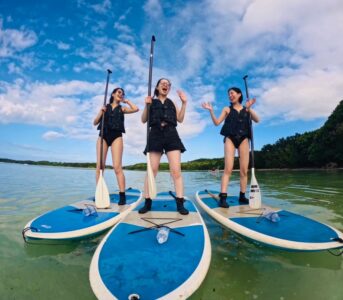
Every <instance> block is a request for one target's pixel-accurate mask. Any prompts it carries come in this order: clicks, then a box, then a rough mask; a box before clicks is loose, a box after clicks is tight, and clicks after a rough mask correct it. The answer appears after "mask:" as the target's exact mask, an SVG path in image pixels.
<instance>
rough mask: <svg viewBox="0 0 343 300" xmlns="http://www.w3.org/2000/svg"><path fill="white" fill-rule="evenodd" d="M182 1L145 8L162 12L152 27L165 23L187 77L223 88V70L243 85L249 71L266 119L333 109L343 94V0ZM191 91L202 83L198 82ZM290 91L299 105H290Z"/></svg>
mask: <svg viewBox="0 0 343 300" xmlns="http://www.w3.org/2000/svg"><path fill="white" fill-rule="evenodd" d="M175 5H178V7H176V8H173V9H174V10H173V13H174V14H171V16H166V15H164V14H163V10H162V7H161V2H159V1H158V0H148V1H147V2H146V5H145V6H144V9H145V11H146V12H147V15H148V17H150V18H151V17H154V14H155V17H157V18H156V19H154V18H152V21H151V23H150V24H148V25H147V26H146V27H147V28H148V29H150V30H153V29H156V28H157V31H158V33H159V34H158V35H157V38H159V37H160V36H161V37H162V39H164V36H168V42H165V43H163V42H159V44H158V45H159V46H158V47H159V49H160V50H159V51H163V52H164V53H165V56H167V57H168V58H169V64H170V70H171V72H173V73H176V72H179V77H180V78H181V80H182V82H183V83H185V82H187V81H188V80H192V81H193V80H194V78H196V77H198V76H199V74H201V75H200V76H201V80H200V84H201V83H203V82H209V83H210V85H211V84H212V85H215V86H216V88H218V84H223V83H222V82H221V78H232V79H233V80H234V81H233V82H232V83H230V82H228V83H224V84H227V85H228V86H230V85H232V84H235V85H240V86H243V81H242V80H241V79H240V78H241V76H242V75H244V74H245V73H246V72H247V71H248V72H249V74H250V78H251V87H254V88H255V90H256V91H258V92H259V93H257V94H255V96H256V97H257V98H258V101H259V102H258V103H259V105H257V106H256V109H257V110H258V111H259V112H260V114H262V115H263V116H264V118H266V119H269V118H278V117H282V118H283V119H284V120H292V121H293V120H311V119H315V118H323V117H327V116H328V114H329V113H330V112H331V111H332V109H333V108H334V107H335V106H336V105H337V103H338V102H339V100H341V98H342V93H341V91H342V88H341V82H340V80H339V78H343V56H342V53H343V39H340V38H338V37H339V36H340V35H341V33H342V32H343V9H342V3H341V1H339V0H330V1H315V2H313V1H310V0H303V1H297V0H290V1H282V0H265V1H252V0H244V1H226V0H219V1H211V0H204V1H201V2H198V3H197V5H194V4H193V3H187V2H182V3H179V4H175ZM153 8H155V9H153ZM185 29H187V30H185ZM147 31H148V30H147ZM161 48H162V50H161ZM237 77H238V78H237ZM321 80H323V81H325V82H321ZM216 81H217V82H216ZM286 87H287V88H286ZM276 91H278V92H276ZM314 91H315V92H314ZM328 91H329V92H328ZM190 92H191V93H192V94H194V93H195V92H196V90H195V89H192V88H191V87H190ZM323 97H324V99H325V101H321V99H323ZM267 98H268V99H267ZM285 98H287V103H292V104H293V105H289V106H286V107H285V104H284V103H285V100H286V99H285ZM324 102H325V103H324ZM295 104H296V105H295ZM281 107H284V108H283V109H282V111H280V108H281ZM280 113H281V114H280Z"/></svg>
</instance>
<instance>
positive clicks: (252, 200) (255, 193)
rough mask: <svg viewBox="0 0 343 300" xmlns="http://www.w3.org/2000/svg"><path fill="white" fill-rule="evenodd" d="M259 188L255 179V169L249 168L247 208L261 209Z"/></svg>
mask: <svg viewBox="0 0 343 300" xmlns="http://www.w3.org/2000/svg"><path fill="white" fill-rule="evenodd" d="M261 198H262V197H261V191H260V186H259V185H258V182H257V180H256V177H255V168H251V181H250V192H249V206H250V207H251V208H255V209H256V208H261V205H262V199H261Z"/></svg>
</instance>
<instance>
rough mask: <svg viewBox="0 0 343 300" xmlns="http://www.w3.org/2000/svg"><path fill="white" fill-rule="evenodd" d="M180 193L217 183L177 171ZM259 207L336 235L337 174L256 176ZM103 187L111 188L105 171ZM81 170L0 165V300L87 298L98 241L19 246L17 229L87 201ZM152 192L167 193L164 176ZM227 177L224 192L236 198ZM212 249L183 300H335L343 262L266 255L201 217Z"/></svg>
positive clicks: (320, 255) (138, 183) (340, 182)
mask: <svg viewBox="0 0 343 300" xmlns="http://www.w3.org/2000/svg"><path fill="white" fill-rule="evenodd" d="M125 174H126V180H127V186H128V187H129V186H132V187H135V188H141V189H142V187H143V178H144V172H135V171H125ZM183 176H184V182H185V194H186V195H187V196H188V197H189V198H191V199H194V193H195V192H196V191H197V190H198V189H203V188H204V187H207V188H211V189H218V188H219V184H220V177H217V176H213V175H211V174H210V173H208V172H184V173H183ZM256 177H257V179H258V181H259V183H260V186H261V190H262V192H263V199H264V201H265V203H267V204H270V205H273V206H276V207H280V208H283V209H288V210H291V211H293V212H297V213H301V214H303V215H306V216H308V217H311V218H314V219H316V220H319V221H322V222H325V223H327V224H330V225H332V226H334V227H336V228H338V229H340V230H341V231H343V171H263V172H258V171H257V175H256ZM105 178H106V182H107V184H108V186H109V189H110V190H111V191H113V190H115V189H116V181H115V177H114V174H113V171H111V170H106V172H105ZM94 182H95V172H94V170H88V169H75V168H57V167H41V166H29V165H16V164H3V163H0V299H35V300H36V299H37V300H39V299H50V300H54V299H64V300H68V299H79V300H81V299H82V300H83V299H85V300H86V299H95V296H94V295H93V293H92V290H91V288H90V285H89V280H88V271H89V264H90V261H91V258H92V255H93V253H94V251H95V249H96V247H97V245H98V243H99V242H100V240H101V238H102V237H103V235H102V236H98V237H96V238H93V239H88V240H83V241H79V242H75V243H69V244H67V245H33V244H26V243H24V241H23V239H22V236H21V230H22V229H23V227H24V226H25V224H26V223H27V222H28V221H29V220H31V219H32V218H34V217H36V216H37V215H39V214H42V213H44V212H46V211H48V210H51V209H54V208H58V207H60V206H63V205H66V204H70V203H73V202H75V201H77V200H79V199H83V198H85V197H89V196H91V195H93V194H94V190H95V183H94ZM157 187H158V190H159V191H162V190H170V189H172V185H171V178H170V175H169V174H168V173H160V174H159V175H158V178H157ZM238 192H239V177H238V173H234V175H233V178H232V181H231V184H230V188H229V193H231V194H234V195H236V194H238ZM202 216H203V218H204V220H205V222H206V225H207V227H208V229H209V233H210V236H211V243H212V261H211V266H210V270H209V272H208V274H207V277H206V279H205V280H204V282H203V284H202V285H201V286H200V288H199V289H198V291H196V292H195V293H194V294H193V296H192V297H191V299H193V300H194V299H216V300H217V299H218V300H221V299H223V300H224V299H280V300H284V299H318V300H319V299H320V300H321V299H343V256H339V257H335V256H333V255H331V254H330V253H328V252H327V251H323V252H314V253H300V252H289V251H283V250H277V249H272V248H269V247H266V246H261V245H258V244H254V243H252V242H250V241H247V240H245V239H243V238H241V237H240V236H237V235H236V234H234V233H232V232H230V231H229V230H226V229H223V228H222V227H221V226H220V225H219V224H218V223H216V222H215V221H213V220H212V219H210V218H209V217H208V216H207V215H206V214H205V213H204V212H202Z"/></svg>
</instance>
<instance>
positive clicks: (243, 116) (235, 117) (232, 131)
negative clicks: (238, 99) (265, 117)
mask: <svg viewBox="0 0 343 300" xmlns="http://www.w3.org/2000/svg"><path fill="white" fill-rule="evenodd" d="M220 134H221V135H223V136H225V138H224V143H225V140H226V138H228V139H230V140H231V141H232V143H233V145H234V146H235V148H237V149H238V147H239V145H240V144H241V143H242V142H243V141H244V140H245V139H246V138H250V115H249V112H248V111H247V109H246V107H243V108H242V109H241V110H240V111H239V112H238V111H237V110H235V109H234V108H233V107H232V106H230V113H229V114H228V115H227V117H226V119H225V123H224V125H223V127H222V129H221V131H220Z"/></svg>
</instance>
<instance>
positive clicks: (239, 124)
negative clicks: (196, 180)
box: [202, 87, 259, 208]
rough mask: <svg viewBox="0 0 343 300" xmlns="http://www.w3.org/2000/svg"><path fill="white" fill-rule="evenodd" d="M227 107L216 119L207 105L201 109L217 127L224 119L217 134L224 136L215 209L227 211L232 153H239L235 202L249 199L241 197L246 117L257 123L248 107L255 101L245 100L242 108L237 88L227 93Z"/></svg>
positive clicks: (247, 129) (245, 159) (247, 135)
mask: <svg viewBox="0 0 343 300" xmlns="http://www.w3.org/2000/svg"><path fill="white" fill-rule="evenodd" d="M228 96H229V100H230V102H231V105H230V107H227V106H226V107H224V108H223V110H222V112H221V114H220V116H219V118H216V116H215V115H214V112H213V107H212V105H211V103H209V102H208V103H203V104H202V107H203V108H204V109H207V110H209V111H210V114H211V118H212V121H213V123H214V125H216V126H218V125H219V124H220V123H222V122H223V121H224V120H225V122H224V126H223V127H222V129H221V131H220V134H221V135H223V136H224V156H225V167H224V173H223V176H222V181H221V191H220V194H219V198H220V200H219V206H220V207H224V208H228V207H229V205H228V204H227V202H226V199H227V187H228V184H229V180H230V176H231V173H232V169H233V164H234V158H235V150H236V149H238V153H239V168H240V188H241V191H240V193H239V202H240V203H242V204H249V200H248V199H247V198H246V197H245V192H246V189H247V182H248V167H249V138H250V133H251V124H250V117H251V119H252V120H253V121H254V122H259V118H258V116H257V114H256V113H255V112H254V111H253V110H252V109H251V106H252V105H253V104H254V103H255V102H256V100H255V99H251V100H248V101H247V102H246V105H245V106H243V105H242V101H243V96H242V91H241V90H240V89H239V88H236V87H232V88H229V90H228Z"/></svg>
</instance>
